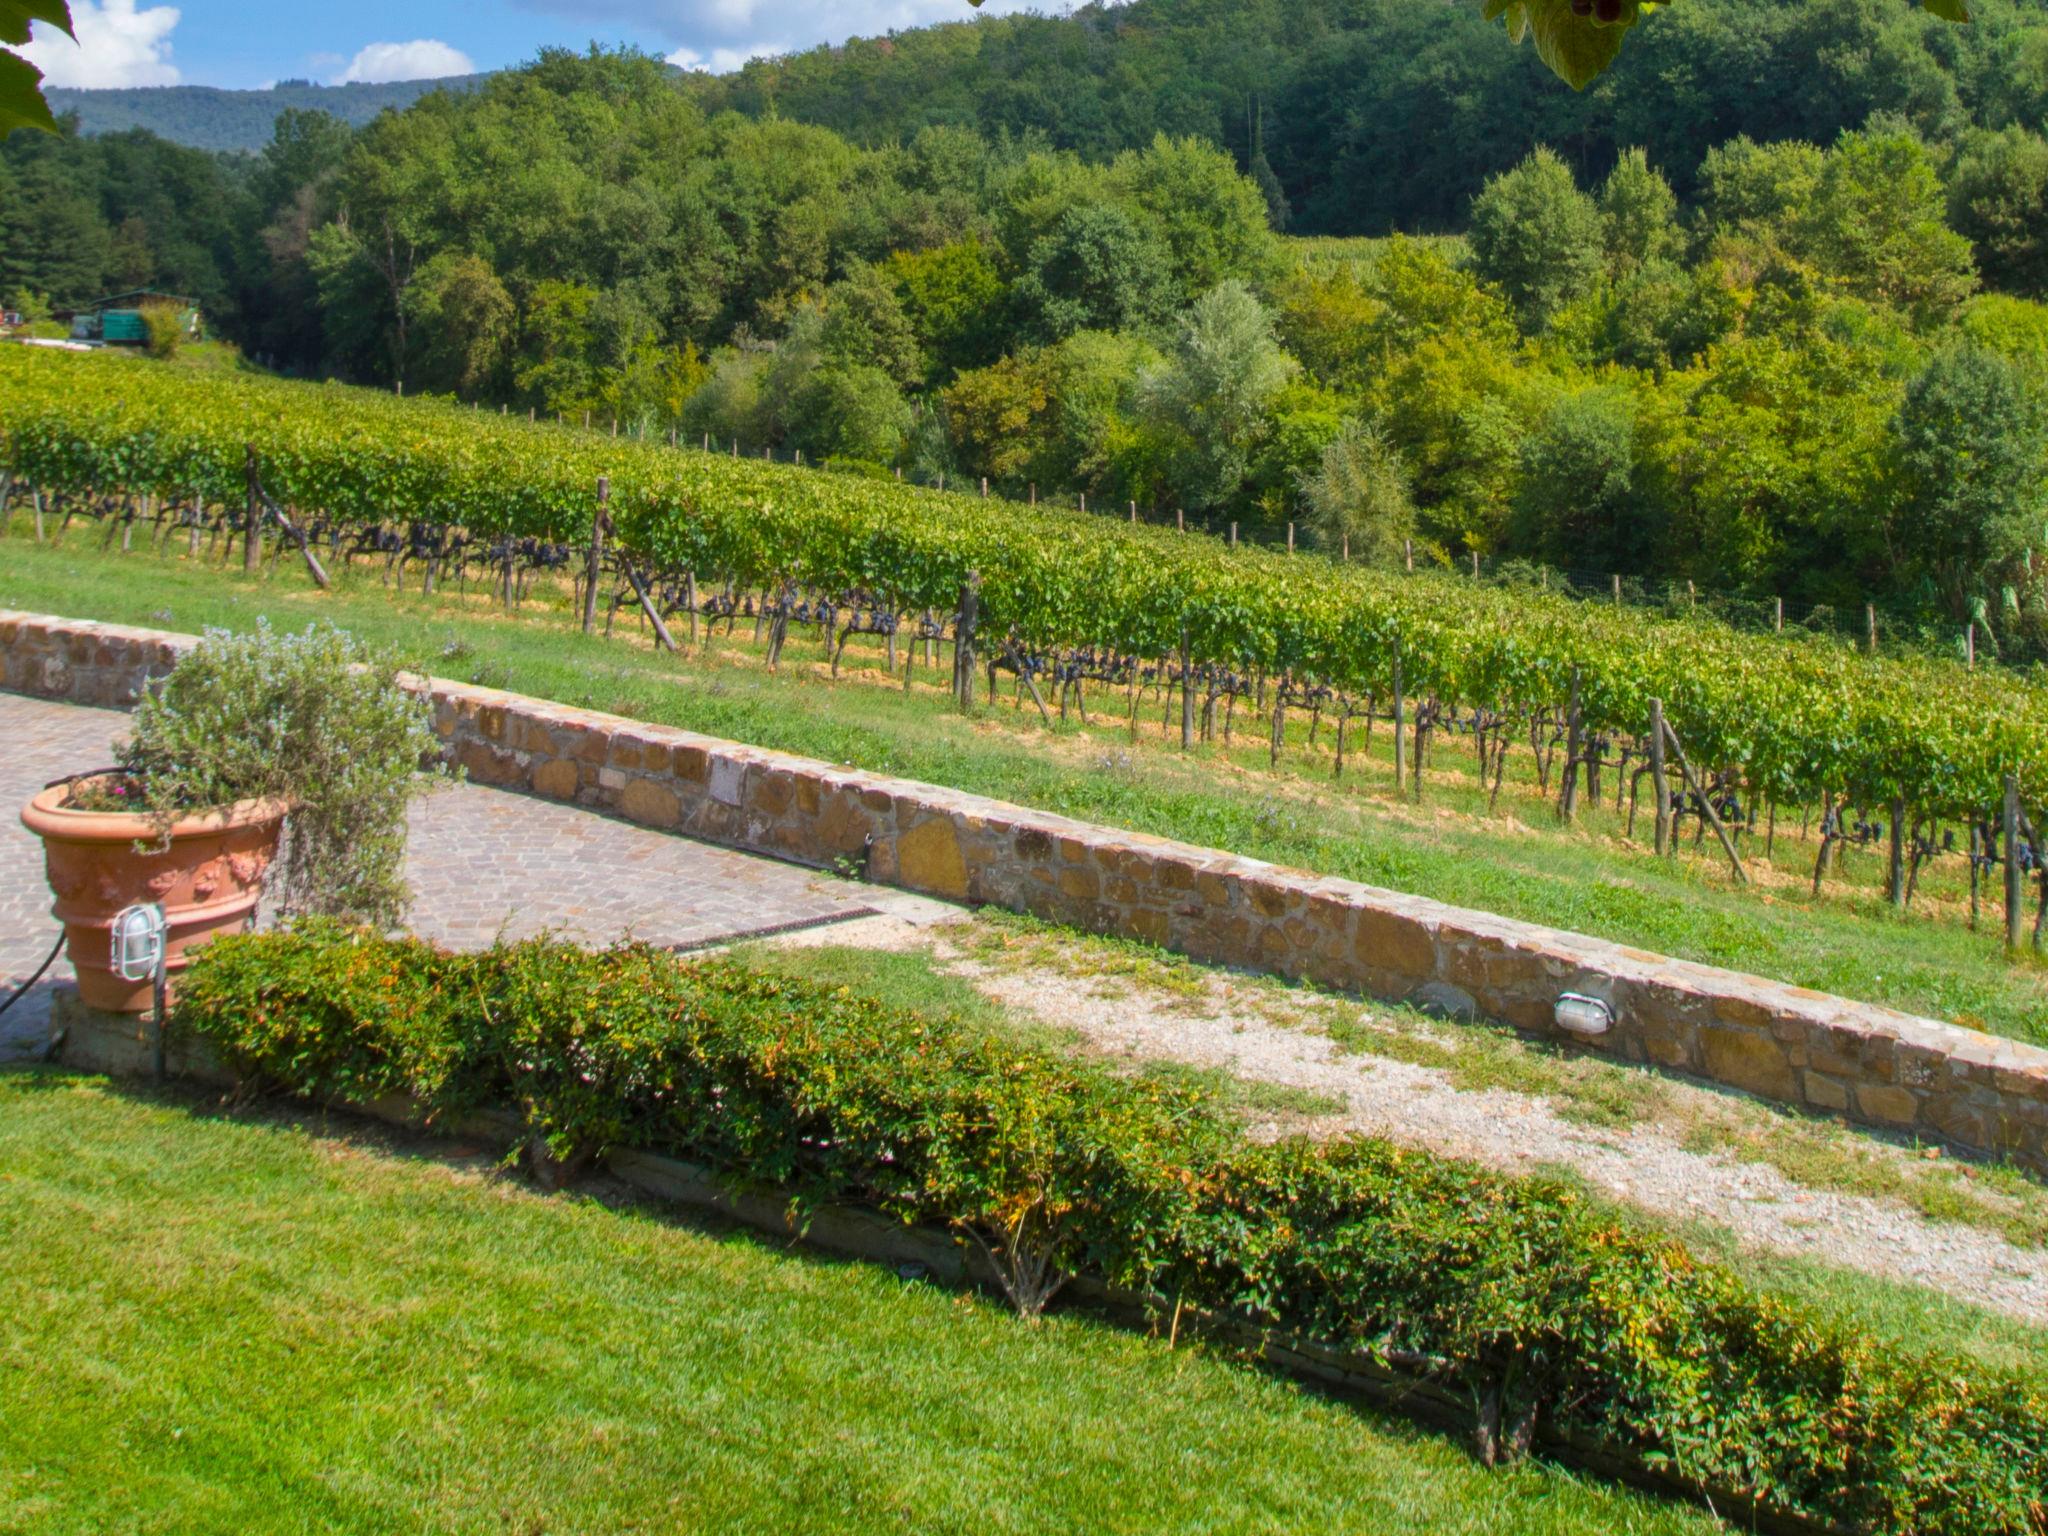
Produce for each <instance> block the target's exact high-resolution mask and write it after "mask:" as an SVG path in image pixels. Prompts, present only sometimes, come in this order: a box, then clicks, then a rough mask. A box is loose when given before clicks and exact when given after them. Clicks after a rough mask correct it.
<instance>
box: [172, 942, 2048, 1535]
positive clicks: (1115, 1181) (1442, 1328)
mask: <svg viewBox="0 0 2048 1536" xmlns="http://www.w3.org/2000/svg"><path fill="white" fill-rule="evenodd" d="M178 1027H180V1028H184V1029H190V1030H192V1031H195V1032H197V1033H198V1034H199V1035H201V1036H204V1037H205V1038H206V1039H207V1040H209V1041H210V1042H211V1043H212V1044H213V1045H214V1047H215V1048H216V1049H217V1050H218V1051H219V1052H220V1054H221V1055H222V1056H223V1057H224V1058H225V1059H226V1061H227V1062H228V1063H229V1064H230V1065H231V1066H232V1067H234V1068H235V1069H236V1070H237V1071H239V1072H240V1073H241V1074H242V1075H243V1077H244V1078H245V1080H246V1081H249V1082H251V1083H254V1084H259V1085H265V1086H271V1087H277V1088H282V1089H286V1090H289V1091H292V1092H295V1093H299V1094H304V1095H310V1096H313V1097H316V1098H320V1099H326V1100H336V1099H339V1100H353V1101H367V1100H371V1099H375V1098H378V1097H381V1096H384V1095H387V1094H393V1093H405V1094H411V1095H415V1096H416V1097H417V1098H418V1100H419V1101H420V1102H421V1104H422V1105H423V1106H424V1107H425V1108H426V1109H427V1110H428V1111H429V1113H430V1114H432V1115H435V1116H444V1117H445V1116H452V1115H456V1114H460V1113H462V1112H465V1111H468V1110H472V1109H475V1108H480V1107H485V1106H503V1105H507V1104H511V1105H517V1106H521V1107H522V1108H523V1109H524V1110H525V1112H526V1114H527V1115H528V1117H529V1121H530V1124H531V1126H532V1128H533V1130H534V1132H535V1134H536V1135H537V1136H542V1137H545V1138H546V1141H547V1144H548V1147H549V1148H550V1150H551V1151H552V1152H553V1154H554V1155H555V1156H556V1157H557V1158H559V1159H561V1160H563V1161H565V1162H569V1163H572V1164H573V1163H575V1162H577V1161H579V1160H581V1159H583V1158H586V1157H589V1156H592V1155H598V1154H602V1153H605V1152H608V1151H611V1150H614V1149H628V1148H633V1149H645V1150H649V1151H656V1152H661V1153H664V1154H668V1155H672V1156H677V1157H683V1158H688V1159H690V1160H693V1161H696V1162H699V1163H703V1164H706V1165H708V1166H710V1167H712V1168H714V1169H717V1170H719V1171H721V1172H722V1173H723V1174H724V1175H725V1176H727V1177H728V1178H729V1179H730V1180H732V1181H733V1182H734V1183H735V1184H738V1185H741V1186H744V1187H754V1188H773V1189H775V1190H779V1191H785V1192H787V1193H789V1194H790V1195H791V1196H792V1197H793V1198H795V1199H797V1200H798V1201H799V1202H828V1201H829V1202H837V1203H854V1204H859V1205H863V1206H866V1207H869V1208H873V1209H876V1210H879V1211H882V1212H886V1213H888V1214H889V1215H891V1216H893V1217H895V1218H898V1219H900V1220H902V1221H905V1222H916V1223H934V1224H939V1225H943V1226H947V1227H950V1228H951V1229H952V1230H954V1231H955V1232H956V1233H957V1234H959V1235H960V1237H961V1239H962V1240H963V1241H969V1242H972V1243H975V1244H976V1245H978V1246H980V1247H981V1248H982V1249H984V1250H985V1251H986V1252H987V1253H988V1254H989V1256H990V1257H991V1258H992V1259H993V1260H994V1262H995V1264H996V1266H997V1269H998V1272H999V1273H1000V1274H1001V1275H1002V1276H1003V1277H1004V1283H1005V1286H1006V1288H1007V1289H1008V1290H1009V1292H1010V1295H1011V1299H1012V1300H1013V1301H1014V1302H1015V1303H1016V1304H1017V1305H1018V1307H1019V1308H1020V1309H1021V1310H1024V1311H1027V1312H1029V1311H1034V1310H1036V1309H1037V1308H1038V1307H1039V1306H1041V1305H1042V1304H1043V1303H1044V1301H1045V1300H1046V1299H1047V1297H1048V1296H1049V1295H1050V1294H1051V1292H1052V1291H1054V1290H1056V1289H1057V1286H1058V1284H1059V1283H1060V1281H1061V1279H1062V1278H1063V1277H1065V1276H1068V1275H1072V1274H1077V1273H1085V1274H1089V1275H1092V1276H1095V1277H1098V1278H1100V1279H1102V1280H1104V1281H1106V1282H1108V1283H1109V1284H1112V1285H1115V1286H1119V1287H1123V1288H1127V1289H1130V1290H1134V1291H1138V1292H1141V1293H1144V1294H1149V1295H1153V1296H1157V1297H1162V1298H1173V1299H1175V1300H1177V1301H1179V1302H1182V1303H1185V1304H1187V1305H1190V1306H1194V1307H1198V1308H1203V1309H1208V1310H1210V1311H1213V1312H1215V1313H1219V1314H1224V1315H1228V1316H1232V1317H1236V1318H1240V1319H1244V1320H1248V1321H1252V1322H1255V1323H1257V1324H1261V1325H1267V1326H1273V1327H1277V1328H1279V1329H1283V1330H1287V1331H1290V1332H1293V1333H1296V1334H1299V1335H1301V1336H1304V1337H1306V1338H1309V1339H1313V1340H1315V1341H1317V1342H1319V1343H1322V1344H1325V1345H1328V1346H1332V1347H1336V1348H1339V1349H1346V1350H1356V1351H1362V1352H1364V1353H1366V1354H1368V1355H1370V1356H1373V1357H1376V1358H1377V1359H1379V1360H1380V1361H1381V1362H1383V1363H1385V1364H1389V1365H1391V1366H1394V1367H1396V1368H1398V1369H1400V1370H1402V1371H1405V1372H1407V1373H1410V1374H1412V1375H1421V1376H1425V1377H1427V1378H1429V1379H1431V1380H1433V1381H1434V1382H1436V1383H1437V1384H1439V1385H1440V1386H1441V1387H1443V1388H1445V1389H1448V1390H1449V1391H1450V1392H1452V1393H1455V1394H1457V1395H1458V1396H1459V1397H1460V1398H1462V1399H1464V1400H1468V1401H1469V1402H1470V1403H1471V1404H1472V1408H1473V1414H1474V1422H1475V1425H1476V1426H1477V1432H1478V1438H1479V1443H1480V1447H1481V1451H1482V1453H1483V1454H1485V1455H1487V1456H1488V1457H1492V1456H1494V1455H1504V1456H1512V1455H1515V1454H1518V1453H1520V1452H1521V1451H1523V1450H1526V1449H1527V1448H1528V1447H1529V1445H1530V1444H1531V1443H1532V1442H1533V1441H1534V1440H1535V1439H1536V1438H1537V1437H1539V1436H1542V1435H1546V1434H1568V1435H1571V1436H1573V1437H1575V1438H1576V1439H1578V1440H1580V1441H1585V1440H1591V1441H1593V1442H1595V1443H1597V1444H1599V1445H1601V1446H1603V1447H1605V1448H1607V1449H1609V1450H1610V1451H1612V1452H1614V1453H1617V1454H1619V1455H1621V1456H1623V1457H1625V1458H1627V1459H1630V1460H1632V1461H1635V1462H1637V1463H1638V1464H1642V1465H1646V1466H1648V1467H1651V1468H1654V1469H1658V1470H1662V1471H1665V1472H1668V1473H1671V1474H1674V1475H1676V1476H1678V1477H1680V1478H1683V1479H1687V1480H1690V1481H1692V1482H1694V1483H1695V1484H1697V1485H1699V1486H1702V1487H1711V1488H1722V1489H1729V1490H1733V1491H1737V1492H1740V1493H1743V1494H1746V1495H1748V1496H1749V1497H1751V1498H1752V1499H1754V1500H1755V1501H1756V1502H1757V1503H1758V1504H1759V1505H1761V1506H1763V1507H1765V1508H1768V1509H1772V1510H1776V1511H1782V1512H1784V1513H1787V1514H1793V1515H1799V1516H1805V1517H1809V1518H1814V1519H1819V1520H1823V1521H1826V1522H1830V1523H1839V1524H1843V1525H1847V1526H1850V1527H1854V1528H1858V1529H1865V1530H1871V1531H1886V1532H1909V1531H1910V1532H1916V1533H1922V1536H1997V1533H2013V1536H2019V1533H2034V1536H2039V1533H2040V1532H2042V1531H2044V1530H2048V1401H2044V1400H2043V1398H2042V1397H2041V1396H2040V1395H2039V1394H2038V1393H2036V1392H2035V1391H2033V1390H2031V1389H2029V1388H2028V1387H2027V1386H2025V1385H2024V1384H2022V1383H2021V1382H2019V1381H2017V1380H2007V1379H1996V1378H1991V1377H1987V1375H1986V1374H1985V1372H1984V1371H1983V1370H1982V1369H1981V1368H1979V1367H1974V1366H1966V1365H1964V1364H1962V1363H1961V1362H1958V1361H1955V1360H1950V1359H1943V1358H1933V1357H1921V1358H1898V1357H1897V1356H1896V1355H1895V1354H1893V1353H1891V1352H1888V1351H1886V1350H1884V1349H1881V1348H1880V1347H1879V1346H1877V1345H1876V1344H1874V1343H1872V1342H1871V1341H1868V1340H1866V1339H1863V1338H1860V1337H1857V1336H1855V1335H1853V1334H1851V1333H1850V1332H1848V1331H1847V1330H1845V1329H1844V1328H1842V1327H1841V1326H1839V1325H1838V1324H1836V1323H1834V1322H1833V1321H1831V1320H1830V1319H1828V1318H1826V1317H1824V1316H1822V1315H1820V1314H1817V1313H1815V1312H1813V1311H1811V1310H1808V1309H1805V1308H1803V1307H1800V1306H1796V1305H1791V1304H1788V1303H1787V1302H1785V1301H1782V1300H1779V1299H1777V1298H1774V1297H1771V1296H1768V1295H1765V1294H1762V1293H1760V1292H1758V1291H1757V1290H1755V1289H1753V1288H1752V1287H1750V1286H1749V1285H1747V1284H1746V1283H1745V1282H1743V1281H1742V1280H1740V1279H1739V1278H1737V1277H1736V1276H1735V1275H1733V1274H1732V1273H1730V1272H1729V1271H1727V1270H1725V1269H1722V1268H1718V1267H1716V1266H1713V1265H1710V1264H1704V1263H1701V1262H1699V1261H1697V1260H1695V1259H1694V1258H1693V1257H1691V1256H1690V1255H1689V1254H1688V1252H1687V1251H1686V1249H1685V1248H1683V1247H1682V1246H1680V1245H1678V1244H1676V1243H1673V1242H1670V1241H1668V1240H1665V1239H1662V1238H1659V1237H1656V1236H1652V1235H1649V1234H1646V1233H1644V1232H1642V1231H1640V1230H1637V1229H1635V1228H1633V1227H1631V1226H1629V1225H1626V1224H1623V1223H1620V1222H1617V1221H1616V1220H1615V1219H1614V1218H1613V1217H1612V1216H1611V1215H1609V1214H1604V1213H1602V1212H1601V1211H1600V1210H1599V1209H1597V1208H1596V1207H1595V1206H1593V1205H1591V1204H1589V1203H1588V1202H1587V1201H1586V1200H1585V1199H1584V1198H1583V1197H1582V1196H1580V1195H1579V1194H1577V1193H1576V1192H1575V1191H1574V1190H1573V1189H1571V1188H1570V1187H1569V1186H1567V1185H1563V1184H1560V1183H1557V1182H1552V1181H1545V1180H1541V1179H1514V1178H1507V1177H1503V1176H1500V1175H1496V1174H1493V1173H1490V1172H1487V1171H1484V1170H1481V1169H1478V1168H1476V1167H1473V1166H1469V1165H1466V1164H1463V1163H1460V1162H1456V1161H1453V1160H1449V1159H1445V1158H1441V1157H1436V1156H1432V1155H1429V1154H1426V1153H1419V1152H1415V1151H1410V1150H1405V1149H1402V1148H1399V1147H1396V1146H1393V1145H1391V1144H1389V1143H1386V1142H1383V1141H1377V1140H1365V1139H1343V1140H1337V1141H1330V1142H1311V1141H1307V1140H1298V1139H1297V1140H1288V1141H1283V1142H1280V1143H1278V1144H1274V1145H1261V1144H1256V1143H1254V1142H1252V1141H1250V1140H1249V1139H1248V1138H1246V1137H1245V1136H1244V1135H1243V1134H1242V1133H1241V1132H1240V1131H1239V1130H1238V1128H1237V1127H1236V1125H1235V1123H1234V1122H1233V1121H1232V1119H1231V1118H1230V1116H1229V1115H1228V1114H1227V1112H1225V1111H1223V1110H1222V1109H1220V1108H1219V1107H1217V1106H1216V1105H1215V1104H1214V1103H1213V1102H1211V1101H1210V1100H1209V1099H1208V1098H1206V1097H1205V1096H1203V1095H1202V1094H1201V1093H1199V1092H1197V1091H1193V1090H1189V1089H1187V1088H1184V1087H1176V1086H1168V1085H1163V1084H1160V1083H1157V1082H1152V1081H1148V1080H1131V1079H1126V1078H1122V1077H1119V1076H1116V1075H1114V1074H1111V1073H1108V1072H1106V1071H1103V1070H1101V1069H1099V1068H1096V1067H1093V1066H1091V1065H1088V1064H1085V1063H1081V1062H1077V1061H1074V1060H1071V1059H1069V1058H1067V1057H1065V1056H1062V1055H1059V1054H1056V1053H1052V1052H1047V1051H1045V1050H1041V1049H1034V1048H1031V1047H1028V1046H1025V1045H1020V1044H1016V1043H1012V1042H1010V1041H1008V1040H1005V1039H1002V1038H998V1037H990V1036H988V1035H986V1034H984V1033H980V1032H970V1031H966V1030H963V1029H962V1028H960V1027H958V1026H957V1025H955V1024H953V1023H950V1022H948V1021H946V1020H942V1019H934V1018H930V1017H926V1016H923V1015H920V1014H916V1013H910V1012H904V1011H901V1010H897V1009H893V1008H890V1007H888V1006H886V1005H884V1004H881V1003H879V1002H876V1001H874V1000H872V999H868V998H864V997H860V996H856V995H854V994H852V993H850V992H848V991H845V990H843V989H842V990H833V989H829V988H825V987H821V986H817V985H813V984H807V983H803V982H798V981H793V980H790V979H787V978H781V977H774V976H767V975H762V974H758V973H755V972H752V971H749V970H747V969H745V968H743V967H741V966H738V965H735V964H732V963H730V962H724V961H701V962H695V963H685V962H682V961H680V960H678V959H676V958H675V957H674V956H672V955H669V954H667V953H665V952H662V951H659V950H654V949H650V948H646V947H642V946H624V947H620V948H617V949H612V950H607V951H603V952H591V951H585V950H580V949H577V948H574V947H572V946H569V945H565V944H562V943H560V942H556V941H552V940H546V939H542V940H534V941H530V942H527V943H523V944H518V945H512V946H506V947H500V948H497V949H494V950H491V951H489V952H487V953H483V954H479V955H454V954H449V953H446V952H443V951H441V950H438V949H436V948H434V947H432V946H431V945H428V944H426V943H424V942H421V941H418V940H409V939H399V940H392V939H384V938H378V937H374V936H371V935H368V934H364V933H359V932H352V931H349V930H346V929H342V928H339V927H336V926H333V925H330V924H324V923H316V922H307V923H303V924H301V925H299V926H298V927H296V928H294V929H293V930H291V931H289V932H285V933H279V934H265V935H249V936H235V937H228V938H223V939H220V940H218V941H217V942H215V943H214V944H212V945H211V946H209V947H208V948H207V949H206V950H205V951H204V952H203V954H202V955H201V956H200V957H199V958H198V959H197V960H196V962H195V964H194V965H193V967H192V969H191V970H190V972H189V973H188V975H187V977H186V980H185V982H184V984H183V986H182V988H181V991H180V996H179V1002H178Z"/></svg>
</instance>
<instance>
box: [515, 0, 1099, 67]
mask: <svg viewBox="0 0 2048 1536" xmlns="http://www.w3.org/2000/svg"><path fill="white" fill-rule="evenodd" d="M515 3H516V4H519V5H522V6H524V7H525V8H527V9H529V10H537V11H547V12H550V13H552V14H554V15H557V16H567V17H570V18H572V19H574V20H576V21H583V22H623V23H626V24H628V25H630V26H633V27H637V28H644V29H645V30H646V31H648V32H651V33H653V34H654V35H656V36H658V37H661V38H664V39H666V40H667V41H668V42H669V43H671V44H673V45H676V47H675V52H674V53H671V54H670V55H669V62H670V63H671V64H675V65H677V66H678V67H680V68H683V69H709V70H711V71H713V72H714V73H718V72H722V71H724V70H728V69H735V68H738V67H739V65H741V64H744V63H745V62H746V61H747V60H748V59H750V58H753V57H755V56H756V55H767V54H777V53H788V52H792V51H794V50H797V49H802V48H809V47H812V46H813V45H815V44H818V43H837V42H843V41H844V40H845V39H847V38H849V37H875V36H878V35H880V34H882V33H885V32H890V31H904V30H907V29H909V28H911V27H927V26H931V25H932V24H933V23H935V22H941V21H971V20H973V19H974V18H975V17H977V16H991V15H997V14H1000V13H1002V12H1005V11H1019V10H1024V9H1026V8H1027V7H1028V8H1032V9H1039V10H1057V9H1059V7H1058V6H1056V5H1047V4H1045V3H1044V0H987V3H986V4H984V5H983V6H982V7H981V8H980V9H979V10H976V9H975V8H974V7H973V6H971V5H969V4H968V3H967V0H515Z"/></svg>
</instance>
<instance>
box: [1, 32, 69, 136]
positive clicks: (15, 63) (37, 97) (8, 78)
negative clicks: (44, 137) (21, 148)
mask: <svg viewBox="0 0 2048 1536" xmlns="http://www.w3.org/2000/svg"><path fill="white" fill-rule="evenodd" d="M42 84H43V72H42V71H41V70H40V69H37V68H36V67H35V65H33V64H31V63H29V61H28V60H27V59H24V58H22V57H21V56H20V55H19V54H14V53H8V52H7V51H5V50H4V49H0V139H4V138H6V137H7V136H8V135H9V134H10V133H12V132H14V130H15V129H17V128H40V129H42V130H43V131H44V132H45V133H55V132H56V131H57V120H56V119H55V118H54V117H52V116H51V115H50V106H49V103H48V102H46V101H44V100H43V91H42Z"/></svg>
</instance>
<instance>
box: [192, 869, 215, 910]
mask: <svg viewBox="0 0 2048 1536" xmlns="http://www.w3.org/2000/svg"><path fill="white" fill-rule="evenodd" d="M219 889H220V866H219V865H218V864H206V865H202V866H201V867H200V869H199V872H198V873H197V874H195V875H193V877H192V895H193V898H194V899H195V900H198V901H211V900H212V899H213V893H214V892H215V891H217V890H219Z"/></svg>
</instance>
